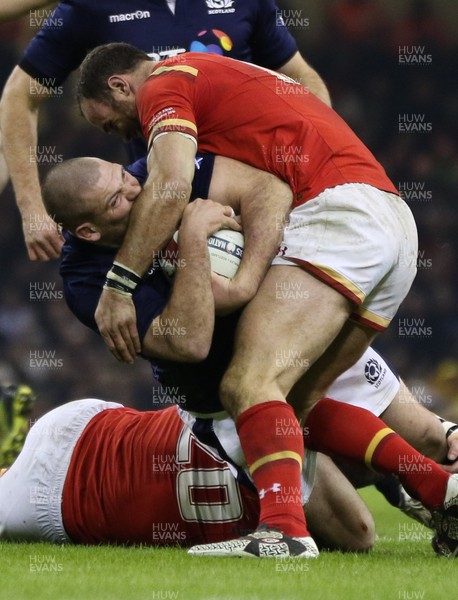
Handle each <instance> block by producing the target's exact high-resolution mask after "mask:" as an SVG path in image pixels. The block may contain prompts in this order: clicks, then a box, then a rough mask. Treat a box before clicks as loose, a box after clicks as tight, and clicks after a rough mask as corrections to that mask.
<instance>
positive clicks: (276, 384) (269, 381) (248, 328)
mask: <svg viewBox="0 0 458 600" xmlns="http://www.w3.org/2000/svg"><path fill="white" fill-rule="evenodd" d="M350 310H351V305H350V302H349V301H348V300H347V299H346V298H345V297H344V296H342V295H341V294H340V293H339V292H337V291H336V290H334V289H332V288H331V287H329V286H328V285H326V284H324V283H322V282H321V281H319V280H318V279H316V278H315V277H313V276H312V275H310V274H309V273H307V272H305V271H304V270H302V269H300V268H299V267H271V268H270V270H269V271H268V273H267V275H266V277H265V279H264V282H263V283H262V285H261V287H260V289H259V291H258V293H257V295H256V296H255V298H254V299H253V300H252V301H251V302H250V303H249V305H248V306H247V307H246V308H245V309H244V311H243V313H242V316H241V318H240V321H239V323H238V326H237V335H236V341H235V352H234V357H233V359H232V362H231V365H230V368H229V373H230V374H231V376H232V378H233V379H234V381H236V382H237V386H238V388H239V389H244V388H245V387H247V386H249V388H250V392H251V394H252V396H253V395H256V394H258V395H259V396H260V398H263V400H262V401H264V400H265V393H266V391H269V392H270V393H272V392H275V389H278V391H279V392H280V393H281V394H282V395H286V394H287V393H288V391H289V390H290V389H291V387H292V385H293V384H294V383H295V381H296V380H297V379H298V378H299V377H300V376H301V375H302V374H303V373H304V372H305V371H307V369H308V368H309V367H310V365H311V364H313V363H314V362H315V361H316V360H317V359H318V358H319V357H320V356H321V354H323V352H324V351H325V350H326V348H327V347H328V346H329V344H330V343H331V342H332V341H333V340H334V338H335V337H336V336H337V334H338V333H339V331H340V330H341V328H342V327H343V325H344V323H345V322H346V320H347V318H348V315H349V313H350ZM273 388H274V389H273ZM260 401H261V400H260Z"/></svg>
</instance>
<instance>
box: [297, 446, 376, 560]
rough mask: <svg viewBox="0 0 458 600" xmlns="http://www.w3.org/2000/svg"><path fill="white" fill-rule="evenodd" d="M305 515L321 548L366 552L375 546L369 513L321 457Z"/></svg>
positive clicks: (344, 480)
mask: <svg viewBox="0 0 458 600" xmlns="http://www.w3.org/2000/svg"><path fill="white" fill-rule="evenodd" d="M305 512H306V515H307V523H308V526H309V529H310V532H311V534H312V536H313V537H314V538H315V539H316V540H318V542H319V543H320V545H322V546H324V547H327V548H333V549H339V550H347V551H365V550H369V549H370V548H371V547H372V545H373V543H374V535H375V526H374V520H373V518H372V515H371V513H370V512H369V509H368V508H367V506H366V505H365V504H364V502H363V501H362V499H361V497H360V496H359V495H358V493H357V492H356V490H355V488H354V487H353V486H352V485H351V483H350V482H349V481H348V479H347V478H346V477H345V476H344V475H343V474H342V473H341V471H339V469H338V468H337V467H336V465H335V464H334V463H333V461H332V460H331V459H330V458H329V457H327V456H325V455H323V454H318V456H317V470H316V474H315V484H314V487H313V491H312V494H311V496H310V500H309V502H308V504H307V505H306V507H305Z"/></svg>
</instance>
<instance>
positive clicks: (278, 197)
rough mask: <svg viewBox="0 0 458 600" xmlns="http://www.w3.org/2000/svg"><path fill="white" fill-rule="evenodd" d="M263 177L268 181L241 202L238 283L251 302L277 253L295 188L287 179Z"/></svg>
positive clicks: (263, 175)
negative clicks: (242, 241) (242, 235)
mask: <svg viewBox="0 0 458 600" xmlns="http://www.w3.org/2000/svg"><path fill="white" fill-rule="evenodd" d="M260 177H262V178H263V179H262V181H263V183H264V185H260V186H259V187H258V188H257V191H256V192H255V193H253V194H252V195H249V196H245V197H244V198H243V199H242V200H241V203H240V205H241V217H242V227H243V233H244V240H245V241H244V250H243V258H242V261H241V263H240V266H239V269H238V272H237V275H236V276H235V278H234V284H235V285H236V286H237V287H238V288H240V290H241V291H242V293H243V294H244V296H245V300H246V301H247V302H248V301H249V300H250V299H251V298H252V297H253V296H254V295H255V294H256V292H257V290H258V288H259V286H260V285H261V282H262V280H263V279H264V276H265V274H266V273H267V271H268V269H269V267H270V265H271V263H272V260H273V259H274V257H275V255H276V254H277V251H278V247H279V245H280V242H281V240H282V238H283V229H284V226H285V224H286V221H287V218H288V213H289V210H290V208H291V203H292V193H291V189H290V188H289V186H288V185H287V184H286V183H284V182H282V181H280V180H279V179H277V178H275V177H274V176H271V175H269V176H267V175H265V174H262V175H261V176H260ZM260 183H261V180H260Z"/></svg>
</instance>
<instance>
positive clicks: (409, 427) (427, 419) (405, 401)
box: [380, 381, 447, 462]
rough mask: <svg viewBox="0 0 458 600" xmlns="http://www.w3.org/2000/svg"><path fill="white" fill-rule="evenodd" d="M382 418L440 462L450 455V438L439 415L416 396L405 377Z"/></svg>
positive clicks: (415, 446) (424, 452) (416, 446)
mask: <svg viewBox="0 0 458 600" xmlns="http://www.w3.org/2000/svg"><path fill="white" fill-rule="evenodd" d="M380 418H381V419H382V420H383V421H384V422H385V423H386V424H387V425H388V426H389V427H391V429H394V431H396V433H399V435H400V436H402V437H403V438H404V439H405V440H406V441H407V442H409V444H411V445H412V446H413V447H414V448H415V449H416V450H418V451H419V452H421V453H422V454H425V455H426V456H428V457H429V458H432V459H434V460H437V461H438V462H441V461H443V460H444V458H445V457H446V455H447V441H446V439H445V435H444V430H443V428H442V425H441V423H440V421H439V419H438V418H437V417H436V416H435V415H433V413H432V412H430V411H429V410H427V409H426V408H425V407H424V406H422V405H421V404H420V403H419V402H418V401H417V400H416V398H415V397H414V395H413V394H412V393H411V391H410V390H409V389H408V387H407V386H406V385H405V383H404V382H403V381H401V387H400V389H399V392H398V394H396V396H395V398H394V399H393V401H392V402H391V404H390V405H389V406H388V408H387V409H386V410H385V411H384V412H383V413H382V414H381V415H380Z"/></svg>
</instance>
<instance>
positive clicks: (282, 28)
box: [251, 0, 297, 70]
mask: <svg viewBox="0 0 458 600" xmlns="http://www.w3.org/2000/svg"><path fill="white" fill-rule="evenodd" d="M251 47H252V52H253V62H254V63H255V64H257V65H260V66H261V67H267V68H269V69H274V70H276V69H279V68H280V67H282V66H283V65H284V64H285V63H287V62H288V61H289V60H290V59H291V58H292V57H293V55H294V54H295V53H296V52H297V43H296V40H295V39H294V38H293V36H292V35H291V34H290V32H289V31H288V28H287V27H286V25H285V24H284V22H283V19H282V18H281V11H280V9H279V8H278V7H277V5H276V4H275V2H274V1H273V0H259V1H258V12H257V17H256V22H255V24H254V27H253V35H252V39H251Z"/></svg>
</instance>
